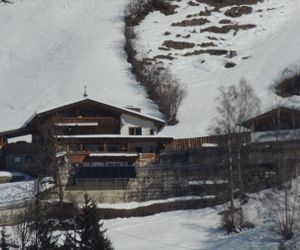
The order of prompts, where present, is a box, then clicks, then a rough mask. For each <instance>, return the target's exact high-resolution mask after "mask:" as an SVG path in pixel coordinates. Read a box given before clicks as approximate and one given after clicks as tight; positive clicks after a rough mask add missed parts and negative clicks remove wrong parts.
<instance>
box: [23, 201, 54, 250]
mask: <svg viewBox="0 0 300 250" xmlns="http://www.w3.org/2000/svg"><path fill="white" fill-rule="evenodd" d="M33 211H34V215H33V218H34V219H33V222H32V224H31V225H30V227H31V232H32V241H31V244H30V246H29V247H28V249H30V250H31V249H32V250H39V249H43V250H54V249H56V248H57V245H56V243H57V241H58V237H57V236H54V235H53V231H54V221H53V220H51V219H49V218H47V213H46V209H45V208H44V207H42V206H41V204H40V202H39V200H38V199H37V201H36V204H35V207H34V210H33Z"/></svg>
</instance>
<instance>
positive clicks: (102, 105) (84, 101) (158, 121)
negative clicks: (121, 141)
mask: <svg viewBox="0 0 300 250" xmlns="http://www.w3.org/2000/svg"><path fill="white" fill-rule="evenodd" d="M82 104H93V105H96V106H99V107H100V108H103V109H105V110H110V111H112V112H115V113H119V114H123V113H125V114H129V115H133V116H136V117H139V118H142V119H147V120H151V121H153V122H154V123H156V124H157V125H159V126H160V127H161V126H164V125H165V121H164V120H162V119H159V118H156V117H153V116H150V115H146V114H142V113H140V112H137V111H134V110H131V109H128V108H121V107H119V106H113V105H110V104H106V103H102V102H98V101H95V100H93V99H89V98H86V99H82V100H79V101H75V102H71V103H65V104H61V105H59V106H56V107H52V108H49V109H46V110H41V111H38V112H36V113H34V114H33V115H32V116H31V117H30V118H29V119H28V120H27V121H26V122H25V123H24V124H23V126H22V128H26V127H28V125H29V124H30V123H32V121H34V120H35V119H36V118H37V117H41V116H46V115H48V114H51V113H53V112H57V111H64V110H67V109H69V108H72V107H75V106H79V105H82Z"/></svg>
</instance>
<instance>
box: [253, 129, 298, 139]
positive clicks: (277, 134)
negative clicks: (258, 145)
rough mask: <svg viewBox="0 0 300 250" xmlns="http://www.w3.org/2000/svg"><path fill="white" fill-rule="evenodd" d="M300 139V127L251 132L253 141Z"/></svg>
mask: <svg viewBox="0 0 300 250" xmlns="http://www.w3.org/2000/svg"><path fill="white" fill-rule="evenodd" d="M291 140H300V129H286V130H279V131H263V132H253V133H251V142H275V141H291Z"/></svg>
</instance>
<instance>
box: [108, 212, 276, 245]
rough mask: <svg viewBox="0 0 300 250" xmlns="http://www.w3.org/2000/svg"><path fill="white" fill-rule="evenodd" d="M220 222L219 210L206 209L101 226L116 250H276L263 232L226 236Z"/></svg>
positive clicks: (273, 243)
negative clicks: (104, 228)
mask: <svg viewBox="0 0 300 250" xmlns="http://www.w3.org/2000/svg"><path fill="white" fill-rule="evenodd" d="M219 223H220V222H219V216H218V210H217V209H214V208H206V209H198V210H186V211H175V212H167V213H161V214H156V215H153V216H147V217H138V218H125V219H121V218H117V219H112V220H106V221H105V222H104V227H106V228H107V229H108V230H107V235H108V236H109V237H110V239H111V240H112V241H113V245H114V247H115V249H116V250H119V249H120V250H140V249H143V250H152V249H164V250H181V249H189V250H204V249H206V250H208V249H211V250H215V249H218V250H228V249H231V250H240V249H244V250H248V249H266V250H271V249H272V250H275V249H278V246H277V242H276V241H275V240H274V238H273V237H271V236H270V235H269V232H268V231H267V230H266V229H262V228H254V229H250V230H247V231H245V232H242V233H240V234H234V235H229V236H228V235H226V234H224V231H222V230H220V229H219V227H220V224H219Z"/></svg>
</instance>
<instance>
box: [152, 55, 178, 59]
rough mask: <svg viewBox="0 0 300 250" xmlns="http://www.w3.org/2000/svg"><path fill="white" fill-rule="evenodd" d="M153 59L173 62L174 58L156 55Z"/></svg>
mask: <svg viewBox="0 0 300 250" xmlns="http://www.w3.org/2000/svg"><path fill="white" fill-rule="evenodd" d="M154 58H155V59H166V60H173V59H174V57H173V56H171V55H157V56H155V57H154Z"/></svg>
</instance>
